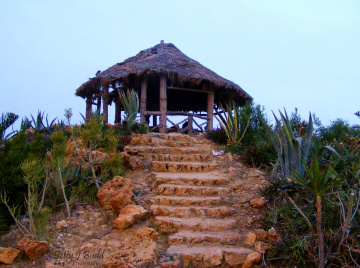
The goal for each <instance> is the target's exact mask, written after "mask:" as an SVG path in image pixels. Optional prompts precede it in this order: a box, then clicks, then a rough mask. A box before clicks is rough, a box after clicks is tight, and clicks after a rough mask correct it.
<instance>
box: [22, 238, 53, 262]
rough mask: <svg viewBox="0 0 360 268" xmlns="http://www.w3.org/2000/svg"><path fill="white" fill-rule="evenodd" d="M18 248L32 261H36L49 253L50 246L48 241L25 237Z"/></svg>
mask: <svg viewBox="0 0 360 268" xmlns="http://www.w3.org/2000/svg"><path fill="white" fill-rule="evenodd" d="M17 248H18V249H19V250H21V251H22V252H24V253H25V255H26V256H27V257H28V258H29V259H30V260H36V259H38V258H40V257H41V256H43V255H44V254H45V253H46V252H47V251H48V249H49V245H48V243H47V242H46V241H35V240H30V239H28V238H26V237H24V238H23V239H22V240H21V241H20V242H19V244H18V245H17Z"/></svg>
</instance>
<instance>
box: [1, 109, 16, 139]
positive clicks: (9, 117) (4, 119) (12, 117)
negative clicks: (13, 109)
mask: <svg viewBox="0 0 360 268" xmlns="http://www.w3.org/2000/svg"><path fill="white" fill-rule="evenodd" d="M18 118H19V116H18V115H16V114H14V113H6V114H4V113H3V114H2V115H1V119H0V142H2V141H3V140H4V139H6V138H8V137H9V136H10V135H11V134H13V133H14V131H13V132H11V133H9V134H8V135H6V136H5V132H6V130H7V129H8V128H9V127H10V126H11V125H12V124H14V123H15V121H16V120H17V119H18Z"/></svg>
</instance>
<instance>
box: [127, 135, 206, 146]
mask: <svg viewBox="0 0 360 268" xmlns="http://www.w3.org/2000/svg"><path fill="white" fill-rule="evenodd" d="M131 138H132V139H135V140H136V141H134V142H135V143H136V144H139V145H140V144H145V143H146V142H148V141H147V140H152V139H160V140H165V141H176V142H191V144H210V143H211V141H210V140H208V139H204V138H200V137H193V136H189V135H184V134H179V133H170V134H161V133H148V134H134V135H132V136H131Z"/></svg>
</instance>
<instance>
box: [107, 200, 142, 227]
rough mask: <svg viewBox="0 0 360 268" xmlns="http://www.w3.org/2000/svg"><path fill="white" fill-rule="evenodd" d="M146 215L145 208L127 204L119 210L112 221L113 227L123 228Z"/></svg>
mask: <svg viewBox="0 0 360 268" xmlns="http://www.w3.org/2000/svg"><path fill="white" fill-rule="evenodd" d="M147 215H148V212H147V210H146V209H144V208H143V207H141V206H136V205H127V206H126V207H124V208H123V209H121V210H120V214H119V217H117V219H116V220H115V222H114V227H115V228H118V229H120V230H123V229H125V228H127V227H130V226H131V225H133V224H135V223H136V222H139V221H142V220H145V219H146V217H147Z"/></svg>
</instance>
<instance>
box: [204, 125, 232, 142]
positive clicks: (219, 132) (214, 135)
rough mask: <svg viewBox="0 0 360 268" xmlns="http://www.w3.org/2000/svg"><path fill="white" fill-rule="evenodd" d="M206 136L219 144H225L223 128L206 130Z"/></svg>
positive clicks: (225, 137)
mask: <svg viewBox="0 0 360 268" xmlns="http://www.w3.org/2000/svg"><path fill="white" fill-rule="evenodd" d="M206 138H207V139H209V140H211V141H213V142H215V143H217V144H220V145H226V144H227V136H226V133H225V130H224V129H223V128H217V129H214V130H212V131H208V132H206Z"/></svg>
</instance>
